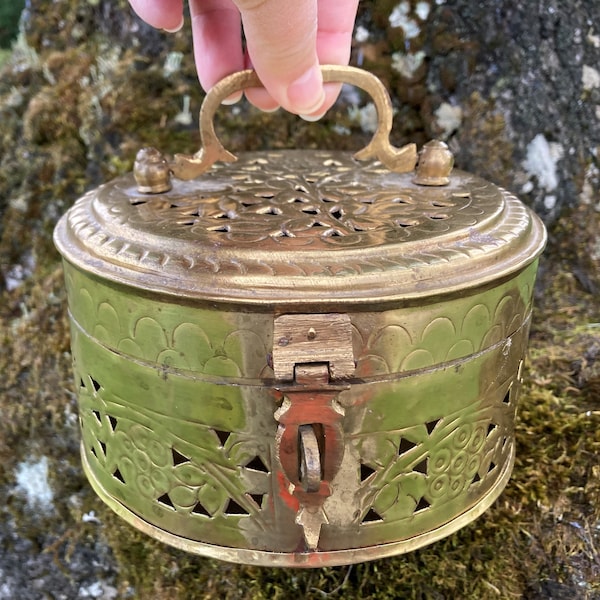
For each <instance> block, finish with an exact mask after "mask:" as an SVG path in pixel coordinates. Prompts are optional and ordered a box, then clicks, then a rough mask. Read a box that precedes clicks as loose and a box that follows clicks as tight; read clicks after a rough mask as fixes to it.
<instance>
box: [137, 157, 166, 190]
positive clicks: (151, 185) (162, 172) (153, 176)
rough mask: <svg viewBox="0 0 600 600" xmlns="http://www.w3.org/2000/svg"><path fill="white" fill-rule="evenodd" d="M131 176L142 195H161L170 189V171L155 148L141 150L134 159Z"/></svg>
mask: <svg viewBox="0 0 600 600" xmlns="http://www.w3.org/2000/svg"><path fill="white" fill-rule="evenodd" d="M133 176H134V178H135V181H136V183H137V186H138V191H139V192H141V193H142V194H161V193H162V192H168V191H169V190H170V189H171V170H170V167H169V163H168V161H167V159H166V158H165V157H164V155H163V154H162V153H161V152H159V151H158V150H157V149H156V148H142V149H141V150H140V151H139V152H138V153H137V155H136V157H135V163H134V165H133Z"/></svg>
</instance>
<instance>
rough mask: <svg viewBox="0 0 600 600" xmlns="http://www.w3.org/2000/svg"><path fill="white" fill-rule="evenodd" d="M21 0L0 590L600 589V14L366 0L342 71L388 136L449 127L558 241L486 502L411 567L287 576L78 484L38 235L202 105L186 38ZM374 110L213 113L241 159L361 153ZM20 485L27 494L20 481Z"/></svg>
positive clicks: (163, 594)
mask: <svg viewBox="0 0 600 600" xmlns="http://www.w3.org/2000/svg"><path fill="white" fill-rule="evenodd" d="M425 5H427V6H425ZM27 10H28V12H27V14H26V15H25V17H26V18H25V19H24V20H23V23H24V24H23V31H22V32H21V36H20V38H19V39H18V41H17V42H16V43H15V46H14V50H13V52H12V55H11V57H10V59H9V60H8V61H7V62H6V63H5V64H4V66H3V67H2V69H3V70H2V74H1V76H0V273H1V274H2V279H1V280H0V296H1V297H0V323H1V325H0V340H1V341H2V343H1V344H0V373H2V378H1V380H0V513H1V516H0V523H2V524H3V525H0V544H1V546H2V547H3V548H6V549H8V552H4V553H0V590H1V592H0V596H2V594H5V595H6V594H8V597H10V595H11V594H12V595H13V596H14V597H19V598H23V599H24V600H27V599H29V598H31V599H36V600H37V599H38V598H40V597H48V598H51V597H66V598H78V597H79V598H85V597H95V598H127V597H132V598H157V599H184V598H185V599H186V600H187V599H194V598H231V599H233V598H256V599H259V598H268V597H272V598H289V597H291V596H298V597H305V598H322V597H324V596H327V597H332V598H333V597H352V598H398V597H406V598H478V599H479V598H510V597H515V598H517V597H526V598H567V597H568V598H593V597H597V596H598V595H600V569H599V566H598V565H599V564H600V555H599V554H598V548H600V534H599V529H598V527H599V525H600V470H599V467H598V460H597V456H598V453H599V452H600V404H599V403H600V400H599V398H600V326H599V322H600V307H599V304H598V300H597V298H598V293H600V292H599V290H600V275H599V274H600V232H599V220H600V219H599V214H600V213H599V212H598V211H599V209H600V205H599V203H598V197H599V196H598V187H599V177H600V176H599V174H598V173H599V169H598V160H599V156H598V147H599V146H600V129H599V120H598V118H597V106H598V105H600V96H599V94H600V88H599V87H598V84H597V81H598V80H597V78H596V77H595V75H594V72H593V71H594V70H595V69H596V65H598V64H599V63H600V60H599V59H600V19H599V17H598V15H600V2H598V1H597V0H585V1H584V0H577V1H576V2H572V3H569V4H568V6H567V4H566V3H558V2H554V1H553V2H549V3H548V2H547V3H538V4H537V5H536V6H535V7H532V5H531V3H528V2H525V1H524V0H523V1H518V0H515V1H508V0H493V1H491V2H486V3H480V2H477V1H474V0H447V1H446V2H433V1H429V2H427V1H426V2H417V1H415V0H411V1H408V0H407V1H406V2H404V1H402V2H398V1H394V2H370V1H365V2H363V3H361V8H360V12H359V17H358V26H359V27H360V28H362V29H360V31H359V30H358V29H357V35H356V40H355V44H354V48H353V58H352V60H353V62H354V63H355V64H359V63H360V64H362V65H363V66H365V67H367V68H368V69H370V70H372V71H373V72H375V73H376V74H377V75H379V76H380V77H381V78H382V79H383V81H384V82H385V83H386V85H387V86H388V88H389V89H390V90H391V93H392V97H393V102H394V106H395V108H396V115H395V119H394V132H393V135H392V137H393V140H392V141H393V142H394V143H395V144H397V145H400V144H402V143H405V142H406V141H409V140H410V141H416V142H417V143H419V144H422V143H423V142H424V141H426V140H427V139H428V138H430V137H432V136H434V135H435V136H440V137H443V138H445V139H446V140H447V141H448V143H449V144H450V145H451V147H452V149H453V150H454V152H455V155H456V162H457V164H458V166H460V167H461V168H465V169H467V170H471V171H475V172H477V173H479V174H481V175H483V176H485V177H487V178H489V179H491V180H492V181H494V182H495V183H498V184H500V185H503V186H505V187H508V188H510V189H511V190H513V191H515V192H517V193H518V194H519V195H521V197H522V198H523V199H524V200H525V201H526V202H528V203H529V204H530V205H532V206H533V207H534V208H536V209H537V210H538V211H539V212H540V214H542V216H543V217H544V218H545V219H546V221H547V222H548V223H549V225H550V227H551V228H550V244H549V248H548V250H547V252H546V255H545V257H544V258H543V260H542V263H541V267H540V277H539V282H538V286H537V292H536V294H537V312H536V314H535V316H534V325H533V330H532V338H531V344H530V348H531V349H530V359H529V366H528V370H527V372H526V373H525V380H526V385H525V389H524V392H523V396H522V399H521V408H520V411H519V419H518V422H517V442H518V449H517V463H516V466H515V471H514V475H513V478H512V479H511V481H510V483H509V485H508V487H507V489H506V491H505V492H504V493H503V494H502V496H501V497H500V499H499V500H498V501H497V502H496V503H495V505H494V506H493V507H492V508H491V509H490V510H489V511H488V512H487V513H486V514H485V515H484V516H483V517H481V518H480V519H479V520H478V521H476V522H475V523H473V524H471V525H469V526H468V527H466V528H464V529H463V530H461V531H459V532H458V533H456V534H454V535H452V536H450V537H449V538H447V539H445V540H442V541H441V542H438V543H436V544H434V545H432V546H430V547H428V548H424V549H422V550H419V551H417V552H413V553H411V554H409V555H406V556H401V557H397V558H393V559H387V560H382V561H375V562H372V563H365V564H359V565H355V566H353V567H340V568H330V569H319V570H314V571H301V572H299V571H293V570H280V569H266V568H253V567H246V566H236V565H228V564H224V563H220V562H217V561H212V560H205V559H201V558H197V557H194V556H190V555H186V554H184V553H182V552H179V551H176V550H173V549H170V548H167V547H165V546H163V545H161V544H159V543H158V542H155V541H153V540H151V539H149V538H147V537H146V536H144V535H142V534H140V533H137V532H136V531H134V530H133V529H131V528H130V527H129V526H128V525H125V524H124V523H122V522H120V520H119V519H118V518H117V517H116V516H115V515H114V514H113V513H112V512H111V511H110V510H109V509H107V508H105V507H104V506H103V504H102V503H101V502H100V501H99V500H98V499H97V498H96V497H95V496H94V495H93V493H92V492H91V490H90V488H89V486H88V484H87V482H86V481H85V478H84V476H83V474H82V472H81V468H80V466H79V458H78V445H79V437H78V425H77V406H76V400H75V396H74V393H73V388H72V384H71V371H70V352H69V335H68V326H67V321H66V315H65V306H64V300H65V296H64V291H63V284H62V274H61V270H60V265H59V257H58V254H57V253H56V251H55V250H54V248H53V245H52V242H51V234H52V229H53V227H54V225H55V223H56V221H57V219H58V217H59V216H60V214H62V212H64V211H65V210H66V209H67V208H68V207H69V206H70V205H71V204H72V203H73V202H74V200H75V199H76V198H77V197H78V196H80V195H81V194H82V193H83V192H85V191H86V190H87V189H91V188H94V187H96V186H98V185H99V184H100V183H101V182H103V181H106V180H107V179H110V178H112V177H114V176H116V175H118V174H121V173H123V172H125V171H128V170H129V169H130V168H131V165H132V162H133V158H134V156H135V153H136V151H137V149H138V148H139V147H141V146H143V145H146V144H148V143H151V144H153V145H156V146H158V147H160V148H161V149H162V150H164V151H166V152H170V153H173V152H192V151H195V150H196V149H197V148H198V145H199V138H198V132H197V121H196V112H197V110H198V108H199V106H200V102H201V99H202V92H201V90H200V88H199V86H198V84H197V79H196V75H195V72H194V68H193V64H192V61H191V43H190V40H189V37H188V35H187V33H186V31H185V30H184V31H182V32H180V33H178V34H176V35H167V34H164V33H161V32H156V31H154V30H152V29H151V28H149V27H147V26H145V25H144V24H142V23H141V22H139V21H138V20H137V19H136V18H135V17H134V16H133V15H132V14H131V12H130V10H129V8H128V6H127V3H126V2H125V1H124V0H120V1H119V2H114V1H109V0H98V1H95V2H84V3H78V2H73V1H72V0H56V1H55V2H51V3H47V2H42V1H41V0H31V2H29V3H28V9H27ZM182 55H183V57H182ZM180 59H181V62H179V61H180ZM590 69H591V70H590ZM186 98H187V100H186ZM187 102H189V104H190V107H191V122H190V119H189V118H187V117H188V115H185V114H184V115H183V116H182V111H183V109H184V106H185V105H186V103H187ZM367 102H368V99H367V98H365V97H363V96H362V95H360V94H355V93H354V92H351V91H344V93H343V95H342V99H341V101H340V103H339V104H338V106H337V107H336V108H335V109H334V110H332V111H331V112H330V114H328V115H327V116H326V118H325V119H324V120H323V121H322V122H321V123H319V124H307V123H304V122H300V121H299V120H297V119H296V118H294V117H292V116H290V115H286V114H282V113H276V114H274V115H266V114H262V113H259V112H258V111H255V110H252V109H250V108H248V107H246V106H241V107H235V108H234V109H223V110H221V111H220V113H219V123H218V130H219V132H220V135H221V137H222V138H223V140H224V143H225V145H226V146H227V147H231V148H234V149H239V150H241V149H262V148H266V147H271V148H284V147H305V148H314V147H327V148H335V149H353V148H360V147H362V146H363V145H364V144H365V143H366V141H367V140H368V137H369V133H368V131H367V129H368V127H367V126H365V124H366V123H368V118H367V117H368V114H367V113H366V111H367V110H368V109H365V107H366V104H367ZM361 118H362V123H363V126H364V127H365V130H363V129H362V128H361ZM23 473H25V475H23ZM27 473H33V474H34V475H35V477H34V479H36V478H37V479H36V481H37V483H39V486H35V485H34V486H28V485H26V484H25V483H22V482H23V481H27V480H28V476H27ZM30 479H31V478H30ZM48 490H50V492H48Z"/></svg>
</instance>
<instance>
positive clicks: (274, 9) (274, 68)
mask: <svg viewBox="0 0 600 600" xmlns="http://www.w3.org/2000/svg"><path fill="white" fill-rule="evenodd" d="M234 1H235V3H236V5H237V6H238V8H239V9H240V12H241V15H242V22H243V25H244V32H245V34H246V43H247V48H248V53H249V55H250V57H251V59H252V63H253V65H254V68H255V69H256V72H257V73H258V76H259V77H260V79H261V81H262V83H263V84H264V86H265V88H266V90H267V92H268V93H269V94H270V95H271V96H272V97H273V99H274V100H275V102H276V103H277V104H280V105H281V106H283V107H284V108H285V109H286V110H289V111H290V112H294V113H297V114H311V113H313V112H315V111H316V110H318V109H319V108H320V107H321V105H322V104H323V102H324V100H325V94H324V91H323V78H322V76H321V71H320V69H319V68H318V61H317V52H316V37H317V5H316V0H234ZM248 95H249V97H253V95H254V94H253V93H252V92H249V93H248Z"/></svg>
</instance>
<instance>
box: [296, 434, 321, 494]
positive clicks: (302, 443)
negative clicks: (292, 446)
mask: <svg viewBox="0 0 600 600" xmlns="http://www.w3.org/2000/svg"><path fill="white" fill-rule="evenodd" d="M298 458H299V459H300V465H299V473H298V479H299V481H300V484H301V485H302V488H303V489H304V491H305V492H318V491H319V490H320V488H321V480H322V479H323V467H322V465H321V448H320V447H319V440H318V439H317V435H316V432H315V428H314V426H313V425H300V426H299V427H298Z"/></svg>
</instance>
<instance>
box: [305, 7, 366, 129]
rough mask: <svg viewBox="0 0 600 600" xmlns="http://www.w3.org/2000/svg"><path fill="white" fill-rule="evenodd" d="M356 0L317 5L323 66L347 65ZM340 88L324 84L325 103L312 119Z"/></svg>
mask: <svg viewBox="0 0 600 600" xmlns="http://www.w3.org/2000/svg"><path fill="white" fill-rule="evenodd" d="M357 10H358V0H323V1H321V2H319V5H318V29H317V55H318V57H319V62H320V64H322V65H347V64H348V62H349V61H350V50H351V47H352V32H353V30H354V21H355V19H356V11H357ZM341 89H342V86H341V85H339V84H329V83H328V84H326V85H325V102H324V103H323V106H322V107H321V109H320V110H319V111H318V113H317V114H313V115H310V116H311V120H316V119H318V118H320V116H322V115H323V114H324V113H325V112H326V111H327V110H329V108H331V106H333V104H334V103H335V101H336V99H337V97H338V96H339V93H340V90H341Z"/></svg>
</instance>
